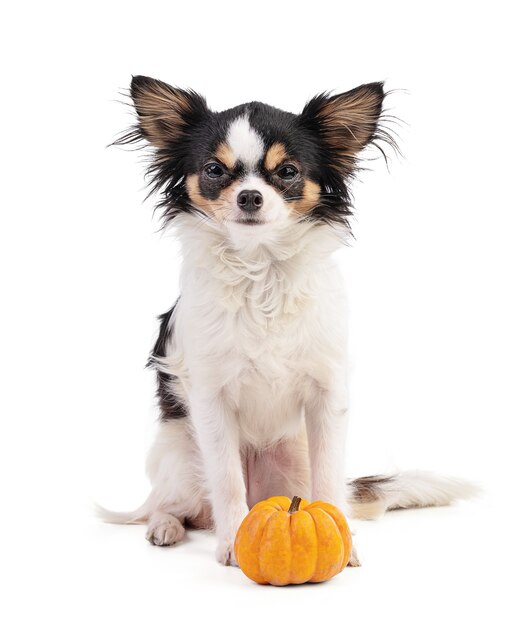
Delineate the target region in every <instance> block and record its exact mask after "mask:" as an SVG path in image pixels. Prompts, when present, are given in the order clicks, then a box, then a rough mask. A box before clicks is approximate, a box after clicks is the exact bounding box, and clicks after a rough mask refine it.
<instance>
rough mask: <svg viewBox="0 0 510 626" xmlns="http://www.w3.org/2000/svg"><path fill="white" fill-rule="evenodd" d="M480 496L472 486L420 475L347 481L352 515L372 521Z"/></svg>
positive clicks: (456, 479) (413, 473) (373, 477)
mask: <svg viewBox="0 0 510 626" xmlns="http://www.w3.org/2000/svg"><path fill="white" fill-rule="evenodd" d="M479 493H480V488H479V487H478V486H476V485H474V484H473V483H469V482H467V481H464V480H460V479H458V478H452V477H447V476H437V475H436V474H433V473H432V472H422V471H408V472H400V473H396V474H392V475H387V476H364V477H363V478H356V479H354V480H351V481H349V494H350V497H349V504H350V507H351V514H352V516H353V517H355V518H358V519H375V518H377V517H379V516H380V515H382V514H383V513H384V512H385V511H391V510H393V509H410V508H417V507H425V506H444V505H446V504H450V503H451V502H454V501H455V500H466V499H469V498H472V497H474V496H476V495H477V494H479Z"/></svg>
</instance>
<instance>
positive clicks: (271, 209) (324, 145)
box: [117, 76, 387, 236]
mask: <svg viewBox="0 0 510 626" xmlns="http://www.w3.org/2000/svg"><path fill="white" fill-rule="evenodd" d="M131 96H132V99H133V102H134V106H135V109H136V113H137V118H138V123H137V124H136V126H135V127H134V128H133V129H132V130H131V131H130V132H129V133H128V134H127V135H125V136H124V137H123V138H121V139H120V140H119V141H118V142H117V143H121V144H122V143H130V142H136V141H139V140H141V139H145V140H147V141H148V142H149V143H150V144H151V145H152V146H153V147H154V148H155V153H154V160H153V162H152V164H151V166H150V168H149V171H150V174H151V175H152V181H153V184H154V187H155V188H156V189H161V190H162V192H163V198H162V200H161V202H160V206H161V207H162V208H163V209H164V215H165V217H166V218H167V219H171V218H173V217H175V216H176V215H177V214H178V213H180V212H188V213H196V214H197V215H199V216H200V217H201V218H202V219H203V218H204V216H205V217H206V218H208V219H210V220H212V221H213V222H214V223H215V224H217V225H218V226H219V227H224V228H226V229H227V230H228V229H232V228H234V229H252V231H251V235H253V236H255V235H256V232H257V229H258V228H260V227H261V226H263V225H274V226H275V225H277V224H287V223H289V221H291V220H303V219H305V220H317V221H328V222H335V223H341V224H343V225H347V216H348V215H349V214H350V208H349V207H350V203H349V194H348V191H347V182H348V180H349V178H350V177H351V176H352V175H353V173H354V171H355V169H356V163H357V156H358V154H359V152H360V151H361V150H362V149H363V148H364V147H365V146H366V145H367V144H368V143H370V142H373V141H374V140H375V139H377V138H382V139H387V136H385V132H384V131H381V129H380V127H379V125H378V123H379V119H380V115H381V109H382V102H383V98H384V92H383V87H382V84H381V83H371V84H368V85H362V86H361V87H358V88H357V89H354V90H352V91H350V92H347V93H344V94H340V95H335V96H327V95H325V94H322V95H319V96H317V97H315V98H313V99H312V100H311V101H310V102H308V104H307V105H306V106H305V108H304V110H303V112H302V113H301V114H300V115H295V114H292V113H286V112H284V111H281V110H279V109H276V108H274V107H271V106H268V105H266V104H262V103H260V102H251V103H248V104H244V105H241V106H238V107H236V108H233V109H229V110H227V111H223V112H220V113H215V112H212V111H210V110H209V109H208V107H207V105H206V102H205V100H204V99H203V98H202V97H201V96H199V95H198V94H196V93H195V92H193V91H185V90H181V89H176V88H174V87H171V86H169V85H167V84H165V83H163V82H161V81H157V80H154V79H152V78H147V77H143V76H136V77H134V78H133V81H132V84H131Z"/></svg>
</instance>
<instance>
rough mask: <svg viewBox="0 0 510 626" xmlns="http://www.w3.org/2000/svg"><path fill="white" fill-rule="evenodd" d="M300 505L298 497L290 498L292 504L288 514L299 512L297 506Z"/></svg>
mask: <svg viewBox="0 0 510 626" xmlns="http://www.w3.org/2000/svg"><path fill="white" fill-rule="evenodd" d="M300 503H301V498H300V497H299V496H294V497H293V498H292V502H291V503H290V507H289V513H295V512H296V511H299V505H300Z"/></svg>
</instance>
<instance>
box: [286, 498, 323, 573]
mask: <svg viewBox="0 0 510 626" xmlns="http://www.w3.org/2000/svg"><path fill="white" fill-rule="evenodd" d="M298 512H299V513H306V515H307V516H308V517H309V518H310V519H311V520H312V524H313V527H314V530H315V536H316V543H315V563H314V565H313V570H312V573H311V574H310V576H309V577H308V579H307V580H305V581H303V582H308V581H309V580H310V579H311V578H313V576H314V574H315V570H316V569H317V561H318V554H319V550H318V535H317V525H316V524H315V520H314V519H313V516H312V515H310V513H309V512H308V511H305V510H304V509H299V511H296V513H298ZM291 520H292V514H291V515H289V535H290V548H291V561H290V572H294V565H295V551H294V543H293V541H292V540H293V537H292V533H291V532H290V528H291V524H292V521H291ZM289 577H290V576H289ZM293 584H301V583H294V582H293Z"/></svg>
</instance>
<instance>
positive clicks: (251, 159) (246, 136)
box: [227, 117, 264, 169]
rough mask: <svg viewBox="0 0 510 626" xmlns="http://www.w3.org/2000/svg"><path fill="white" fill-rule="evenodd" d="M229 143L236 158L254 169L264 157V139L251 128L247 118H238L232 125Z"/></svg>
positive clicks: (229, 131) (228, 137) (228, 134)
mask: <svg viewBox="0 0 510 626" xmlns="http://www.w3.org/2000/svg"><path fill="white" fill-rule="evenodd" d="M227 143H228V145H229V147H230V149H231V150H232V152H233V153H234V157H235V159H236V161H237V160H239V161H241V162H242V163H243V164H244V165H246V166H247V167H248V168H251V169H253V168H254V167H255V165H256V164H257V163H258V162H259V161H260V159H262V157H263V155H264V143H263V142H262V137H261V136H260V135H259V134H258V133H257V131H256V130H255V129H253V128H252V127H251V126H250V122H249V121H248V118H247V117H238V118H237V119H236V120H234V121H233V122H232V124H230V128H229V129H228V133H227Z"/></svg>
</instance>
